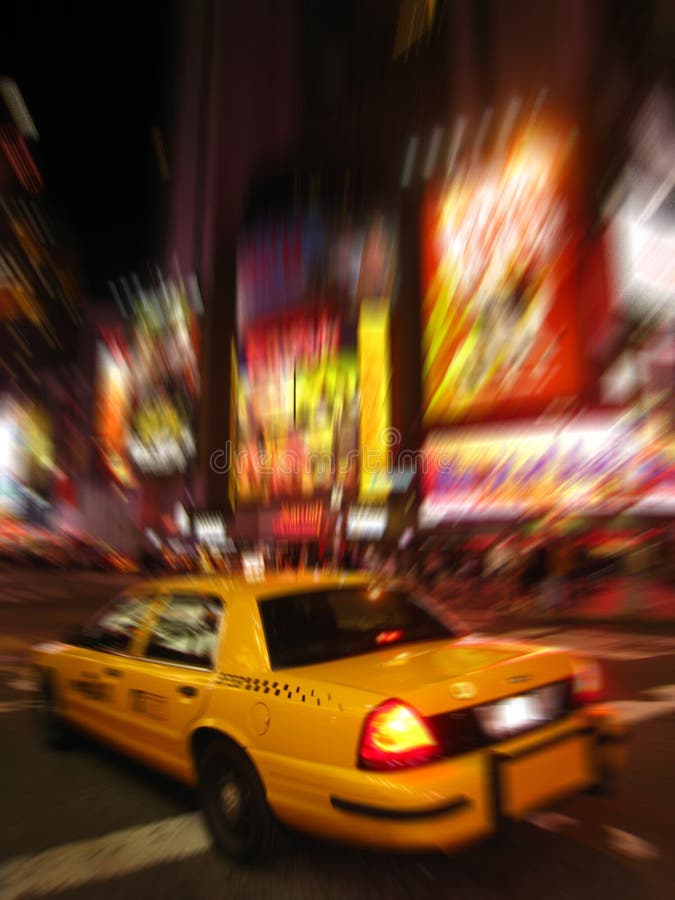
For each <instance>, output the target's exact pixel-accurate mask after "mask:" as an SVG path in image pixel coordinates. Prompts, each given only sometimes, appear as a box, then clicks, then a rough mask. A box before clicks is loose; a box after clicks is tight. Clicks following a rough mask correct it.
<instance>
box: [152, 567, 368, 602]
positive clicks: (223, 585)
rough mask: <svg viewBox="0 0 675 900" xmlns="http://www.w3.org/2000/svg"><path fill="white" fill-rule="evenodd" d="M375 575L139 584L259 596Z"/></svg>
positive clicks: (195, 578) (185, 578)
mask: <svg viewBox="0 0 675 900" xmlns="http://www.w3.org/2000/svg"><path fill="white" fill-rule="evenodd" d="M371 580H372V577H371V576H370V575H369V574H368V573H365V572H358V573H353V572H329V573H323V572H322V573H314V572H283V573H276V572H271V573H266V574H265V575H263V576H256V577H253V576H251V577H248V578H247V577H245V576H244V575H240V574H237V575H220V574H200V575H196V574H188V575H174V576H168V577H165V578H152V579H148V580H144V581H142V582H140V583H139V584H137V585H136V587H137V588H141V589H143V590H151V589H154V590H159V591H161V592H162V593H164V592H166V591H180V590H184V591H185V590H190V591H194V590H199V591H203V592H208V591H213V592H214V593H217V594H223V595H225V594H227V595H232V594H245V595H248V596H250V595H251V594H253V595H255V596H256V597H264V596H266V595H267V596H273V595H275V594H278V593H284V592H286V591H291V590H293V589H296V590H297V589H300V590H309V589H311V588H316V587H322V588H330V587H345V586H349V585H353V586H358V585H364V584H369V583H370V581H371Z"/></svg>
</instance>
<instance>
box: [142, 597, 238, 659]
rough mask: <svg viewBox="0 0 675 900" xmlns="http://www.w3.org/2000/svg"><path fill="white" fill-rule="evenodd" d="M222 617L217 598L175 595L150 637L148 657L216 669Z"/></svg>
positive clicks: (146, 653)
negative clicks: (214, 667)
mask: <svg viewBox="0 0 675 900" xmlns="http://www.w3.org/2000/svg"><path fill="white" fill-rule="evenodd" d="M222 617H223V605H222V603H221V601H220V600H219V599H218V598H216V597H208V596H204V595H202V594H174V595H172V596H171V597H170V599H169V601H168V603H167V605H166V606H165V607H164V610H163V612H162V614H161V615H160V617H159V618H158V619H157V622H156V623H155V627H154V628H153V630H152V632H151V634H150V638H149V640H148V646H147V649H146V651H145V656H146V657H147V658H148V659H157V660H164V661H166V662H175V663H181V664H183V665H189V666H198V667H199V668H205V669H210V668H213V666H214V664H215V654H216V646H217V643H218V634H219V632H220V623H221V620H222Z"/></svg>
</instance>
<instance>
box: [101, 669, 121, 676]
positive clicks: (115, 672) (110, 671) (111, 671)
mask: <svg viewBox="0 0 675 900" xmlns="http://www.w3.org/2000/svg"><path fill="white" fill-rule="evenodd" d="M103 674H104V675H108V676H109V677H110V678H121V677H122V670H121V669H104V670H103Z"/></svg>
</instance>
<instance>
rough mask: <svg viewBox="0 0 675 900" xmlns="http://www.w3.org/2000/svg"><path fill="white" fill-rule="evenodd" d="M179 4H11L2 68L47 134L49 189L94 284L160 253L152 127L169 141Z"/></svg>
mask: <svg viewBox="0 0 675 900" xmlns="http://www.w3.org/2000/svg"><path fill="white" fill-rule="evenodd" d="M174 9H175V5H174V3H173V2H162V3H158V2H149V0H143V2H136V3H133V4H131V3H128V2H127V3H115V4H106V3H91V2H90V3H86V4H85V3H80V2H78V3H61V2H53V0H52V2H36V0H16V2H14V3H11V4H9V3H8V4H5V5H4V7H3V13H2V19H1V24H0V74H1V75H4V76H9V77H13V78H14V79H15V80H16V82H17V84H18V85H19V88H20V90H21V92H22V94H23V96H24V99H25V101H26V104H27V106H28V109H29V110H30V112H31V115H32V116H33V119H34V121H35V124H36V126H37V129H38V131H39V133H40V141H39V143H38V144H37V147H35V148H34V153H35V157H36V160H37V162H38V165H39V167H40V169H41V171H42V174H43V177H44V180H45V190H46V196H47V199H48V201H49V203H50V204H51V206H52V207H53V209H54V211H55V212H56V214H57V215H58V216H59V217H60V218H61V219H62V220H63V222H64V224H65V225H66V226H67V228H68V229H69V231H70V232H71V233H72V235H73V236H74V237H75V239H76V241H77V243H78V244H79V249H80V251H81V254H82V259H83V263H84V266H85V271H86V273H87V275H88V282H89V284H88V287H89V288H90V289H91V290H92V291H93V292H96V293H99V294H100V293H101V292H102V291H104V290H105V286H106V283H107V280H108V279H110V278H118V277H120V276H122V275H124V274H127V273H128V272H129V271H131V270H132V269H136V268H138V267H142V266H143V263H144V262H145V260H146V259H153V258H155V257H156V244H155V243H154V242H155V238H156V236H157V208H158V207H157V204H158V202H161V198H162V189H164V190H166V188H165V183H163V182H161V180H160V177H159V172H158V167H157V163H156V160H155V154H154V151H153V145H152V138H151V130H152V128H153V126H155V125H160V126H161V127H162V132H163V136H164V139H165V142H167V143H168V141H169V138H170V133H169V132H168V127H167V126H168V114H169V110H170V100H169V98H170V91H171V81H172V77H173V72H174V71H175V68H176V65H177V61H175V60H174V58H173V43H174V30H175V28H174V19H173V11H174Z"/></svg>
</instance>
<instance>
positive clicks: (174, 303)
mask: <svg viewBox="0 0 675 900" xmlns="http://www.w3.org/2000/svg"><path fill="white" fill-rule="evenodd" d="M199 347H200V322H199V310H198V309H197V308H195V304H194V302H193V301H192V300H191V298H190V297H189V295H188V290H187V288H186V285H185V283H184V282H183V280H182V278H180V277H175V278H170V279H168V280H166V281H165V280H161V281H160V283H159V284H157V285H156V286H154V287H153V288H152V289H148V290H145V291H141V292H140V293H139V295H138V297H137V298H136V302H135V306H134V319H133V337H132V341H131V347H130V354H131V365H132V374H133V380H132V390H133V394H132V396H133V409H132V413H131V419H130V434H129V443H128V449H129V455H130V457H131V459H132V460H133V462H134V464H135V465H136V467H137V468H138V469H139V470H140V471H141V472H145V473H148V474H154V475H165V474H170V473H172V472H183V471H185V470H186V469H187V467H188V465H189V464H190V462H191V461H192V460H193V459H194V457H195V455H196V441H195V434H194V432H195V418H196V412H197V402H198V397H199Z"/></svg>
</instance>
